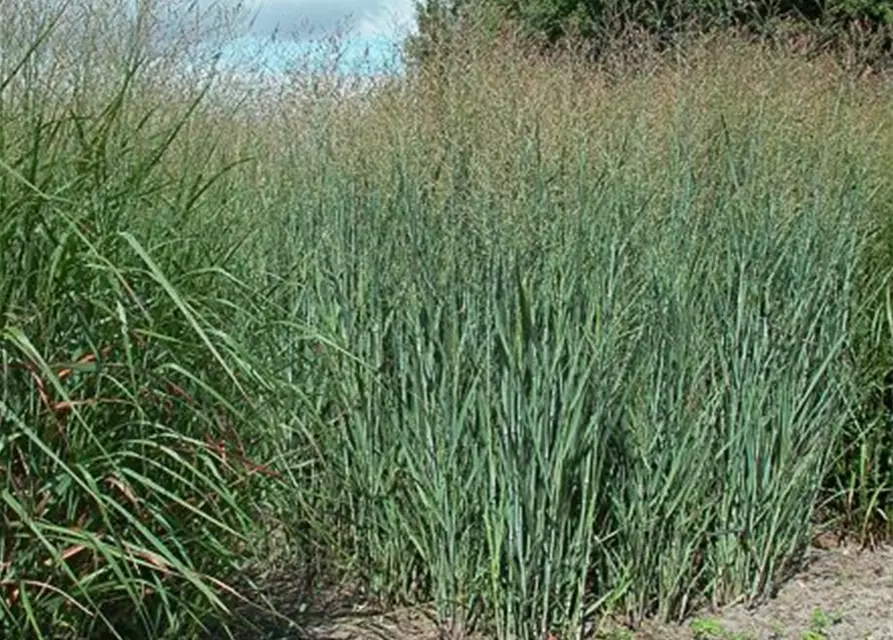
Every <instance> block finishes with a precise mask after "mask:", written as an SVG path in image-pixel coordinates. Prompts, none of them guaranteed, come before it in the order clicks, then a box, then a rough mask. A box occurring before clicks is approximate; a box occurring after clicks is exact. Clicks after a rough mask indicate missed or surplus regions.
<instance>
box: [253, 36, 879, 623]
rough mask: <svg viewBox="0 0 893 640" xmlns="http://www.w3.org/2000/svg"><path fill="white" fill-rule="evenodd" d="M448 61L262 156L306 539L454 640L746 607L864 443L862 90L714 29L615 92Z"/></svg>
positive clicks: (463, 59)
mask: <svg viewBox="0 0 893 640" xmlns="http://www.w3.org/2000/svg"><path fill="white" fill-rule="evenodd" d="M463 44H468V43H463ZM473 45H474V42H473V41H471V45H469V46H462V47H458V48H457V51H456V52H454V54H453V55H452V57H448V58H447V59H446V60H442V61H440V63H439V64H438V65H437V66H435V67H434V68H433V70H426V69H421V70H414V71H413V72H412V73H411V74H410V76H409V77H408V78H407V79H406V81H405V82H402V83H393V84H391V85H389V86H386V87H383V88H382V90H381V91H380V92H378V93H373V94H372V95H371V96H366V97H364V98H363V100H362V101H358V102H356V103H352V104H350V105H348V106H347V107H345V108H342V109H339V110H337V111H333V112H332V113H330V114H328V115H329V119H327V120H326V122H325V124H326V128H325V131H326V135H325V137H324V141H325V144H319V141H318V140H316V141H314V143H313V146H311V145H309V144H306V143H305V142H302V140H307V139H308V138H303V139H302V138H300V137H298V136H290V137H287V138H286V139H279V140H277V141H276V143H275V145H274V147H272V148H275V149H277V153H279V154H281V155H282V156H283V157H290V158H302V159H303V163H302V164H301V168H300V169H298V170H295V166H296V165H292V164H289V167H288V170H285V171H283V170H281V168H280V167H279V165H278V163H277V164H275V165H271V167H270V169H271V171H272V175H276V176H281V177H282V179H283V180H285V181H288V183H289V184H290V185H291V186H290V187H289V188H287V189H279V191H278V193H279V194H280V195H279V197H281V198H282V201H281V205H277V206H276V207H275V208H274V210H276V211H280V210H288V211H289V212H291V214H290V215H288V216H284V217H278V216H280V214H278V213H277V214H275V215H276V216H277V218H276V219H275V220H271V222H270V224H271V234H272V235H273V236H274V237H276V238H278V241H279V242H280V243H282V244H284V245H285V246H286V247H288V250H287V253H288V254H289V255H292V256H293V255H295V254H301V255H304V256H306V259H305V260H302V261H301V262H300V264H301V266H300V268H299V271H300V276H299V277H298V278H297V279H296V280H294V281H292V283H291V284H289V285H288V286H287V287H285V288H282V289H280V290H279V292H278V293H277V296H279V295H281V296H284V297H283V298H282V300H283V302H282V304H283V308H288V309H290V314H291V315H292V317H293V318H294V320H295V322H296V323H297V324H296V326H297V325H298V324H299V325H300V326H306V325H307V324H309V325H310V326H313V327H315V328H317V329H318V330H319V331H320V332H321V333H322V334H323V335H324V336H327V337H328V339H327V340H326V341H325V342H324V343H320V344H318V345H317V347H316V348H315V349H310V347H307V350H306V351H305V353H306V354H307V356H306V358H302V359H300V360H297V359H295V361H296V362H298V361H300V362H301V366H302V368H301V369H300V370H296V372H295V373H294V374H292V375H291V379H293V380H295V384H296V385H297V386H299V387H300V388H301V395H302V396H304V397H307V398H312V403H311V405H310V406H312V407H313V413H315V414H316V415H318V416H320V417H321V418H322V420H323V422H322V423H321V424H320V425H319V427H318V430H317V428H311V431H312V432H313V433H314V436H313V446H314V447H318V449H317V450H318V451H319V453H320V455H321V460H322V461H323V463H322V464H321V465H320V467H319V469H320V473H319V474H318V475H316V476H315V477H314V478H313V479H312V481H311V483H317V484H316V486H317V487H318V488H317V489H310V488H309V485H308V486H307V491H308V492H310V494H311V495H313V496H314V498H313V500H309V501H308V503H307V504H315V505H316V506H315V507H313V509H314V512H315V513H317V514H324V515H322V516H321V517H320V520H319V524H318V525H317V529H316V532H315V533H311V535H312V536H315V537H317V538H318V539H319V540H321V541H325V544H327V545H329V546H330V547H332V548H336V549H338V550H339V551H340V552H341V553H343V554H345V555H346V557H347V559H348V561H349V562H351V563H352V566H353V567H355V569H354V572H353V573H354V575H356V576H358V577H359V578H360V579H361V580H362V581H363V582H364V583H366V584H367V585H370V586H371V587H372V588H373V589H374V590H375V591H376V592H378V593H379V594H381V595H383V596H388V597H391V598H394V599H397V600H406V599H410V600H413V599H417V598H420V597H433V598H434V599H435V601H436V602H437V604H438V608H439V611H440V613H441V615H442V616H443V617H444V620H445V622H447V623H449V625H450V626H451V627H452V628H453V631H454V632H461V631H462V630H464V629H465V628H466V627H467V625H468V624H470V623H475V622H477V623H482V624H484V626H489V627H491V628H492V629H493V630H495V632H496V633H497V635H498V636H500V637H525V636H530V635H536V634H543V633H546V632H550V631H555V632H558V631H559V630H560V631H563V632H567V631H568V630H571V629H579V628H581V627H582V625H583V623H584V621H585V620H587V619H588V618H590V617H591V616H592V615H593V614H594V613H595V612H596V611H599V610H602V605H604V604H605V603H611V604H612V606H613V608H614V610H620V611H624V612H625V613H627V614H628V615H629V616H630V618H631V619H633V620H636V619H640V618H641V617H642V616H644V615H648V614H651V613H660V614H661V615H663V616H665V617H670V616H677V615H682V614H684V613H685V612H686V611H688V610H690V608H691V607H692V606H695V605H696V604H698V603H701V602H705V601H714V602H725V601H729V600H731V599H736V598H739V597H740V598H744V599H747V600H751V601H753V600H757V599H759V598H762V597H764V596H765V595H766V594H768V593H770V592H771V590H772V589H773V587H774V585H775V584H776V583H777V582H778V580H780V579H782V578H783V577H784V576H785V575H786V572H787V571H788V570H789V569H790V568H791V566H793V565H794V564H796V560H797V558H798V557H799V555H800V554H801V553H802V551H803V550H804V548H805V546H806V545H807V544H808V542H809V539H810V536H811V533H812V524H813V519H814V515H815V513H814V512H815V507H816V505H817V504H818V503H819V501H820V500H822V499H823V498H824V493H823V486H824V482H825V481H826V478H827V477H828V476H827V474H828V471H829V469H830V468H831V463H832V461H835V460H836V455H837V454H839V453H842V452H843V450H844V448H845V447H844V445H846V444H848V439H849V438H850V437H851V435H852V434H853V433H854V430H859V433H861V434H864V433H865V431H864V430H863V428H864V427H865V425H864V424H862V423H857V421H855V420H854V415H855V413H854V409H855V407H856V406H858V405H859V404H860V403H861V402H862V401H863V399H864V397H865V396H864V389H862V388H861V387H860V384H859V381H860V379H861V378H860V376H861V373H862V372H861V367H862V364H861V363H862V358H864V357H865V356H866V352H865V350H864V349H865V345H864V343H863V344H861V345H860V344H859V343H858V341H855V340H853V336H854V335H856V334H857V333H858V331H857V329H858V326H859V325H860V323H862V322H863V319H864V317H865V316H864V313H865V311H866V308H867V306H868V305H869V304H870V303H869V302H868V300H869V296H868V295H867V290H866V288H865V285H866V279H865V277H866V276H865V274H870V273H872V271H873V270H874V268H875V265H872V264H871V263H869V262H868V261H867V260H868V258H867V256H869V253H868V252H867V249H868V247H869V242H870V241H871V240H872V238H873V237H875V236H874V235H873V229H874V227H876V226H877V221H878V219H879V218H877V217H876V216H877V214H878V212H879V211H880V210H881V207H879V206H878V205H879V201H878V194H879V192H883V193H886V192H884V191H883V189H884V188H885V187H884V185H883V178H882V175H883V173H882V169H881V167H882V166H883V163H882V161H881V158H880V154H879V152H878V151H877V149H878V147H876V146H875V139H874V138H873V137H872V135H871V133H872V130H873V128H874V127H876V126H882V125H883V123H884V122H885V120H884V116H882V115H881V113H880V111H878V110H877V106H876V105H878V104H888V102H887V101H888V100H889V96H885V95H884V94H883V91H882V90H878V89H876V88H874V89H873V88H871V87H864V86H863V87H856V86H854V85H853V83H851V82H849V81H848V80H847V79H846V77H845V75H844V74H843V73H842V72H841V73H838V74H837V75H835V72H834V68H833V64H832V63H831V62H830V61H828V60H820V61H818V62H809V61H806V60H804V59H798V58H796V57H792V56H786V55H784V54H783V52H781V51H778V50H773V49H771V48H767V47H764V46H762V45H753V44H745V43H740V42H735V41H730V42H718V43H717V42H713V43H710V44H708V45H704V48H703V49H694V50H692V52H691V53H690V54H689V55H684V56H681V57H679V58H668V59H667V60H666V61H664V62H663V63H662V64H661V65H658V66H656V67H655V68H654V70H653V72H651V73H647V74H637V75H634V76H631V79H630V80H629V81H628V82H624V81H622V80H621V81H619V82H618V81H617V78H616V69H615V68H612V69H611V75H610V76H608V77H605V76H603V75H601V74H600V73H599V70H598V68H596V69H594V70H593V68H591V67H589V68H585V67H584V66H583V65H582V64H580V63H579V61H578V60H576V59H574V58H572V57H570V58H562V57H560V56H559V57H555V58H551V59H549V58H544V57H541V56H538V55H532V54H531V53H530V52H529V51H525V50H524V48H523V47H521V48H517V47H514V45H513V44H512V43H511V42H510V41H506V42H504V43H503V44H502V45H501V46H502V47H503V48H499V47H496V48H491V49H487V50H482V49H475V48H474V46H473ZM829 73H830V74H829ZM868 96H873V97H871V98H870V100H868V101H866V100H865V98H866V97H868ZM874 101H876V102H874ZM297 126H300V125H299V124H298V125H297ZM308 157H313V158H318V159H319V160H320V161H319V162H318V163H316V164H314V163H311V162H308V161H307V160H306V159H307V158H308ZM280 171H281V173H280ZM277 180H278V178H276V179H274V180H273V181H274V182H275V181H277ZM294 188H297V190H298V192H299V193H300V196H299V197H298V196H295V195H294V192H293V190H292V189H294ZM296 221H300V224H297V223H296ZM285 238H288V239H287V240H284V239H285ZM274 259H275V260H278V261H284V263H285V264H288V261H289V258H288V256H282V255H281V254H279V253H277V255H276V256H275V257H274V256H270V260H271V262H270V264H273V262H272V261H273V260H274ZM277 264H283V262H277ZM278 269H279V267H276V268H274V269H272V270H278ZM298 321H299V322H298ZM282 340H284V341H285V343H286V344H289V345H290V348H294V335H293V334H292V332H291V331H290V330H288V331H286V332H285V334H284V335H283V338H282ZM299 353H300V351H299ZM297 371H300V373H298V372H297ZM310 372H313V373H310ZM324 425H325V426H324ZM844 434H846V435H844ZM885 481H886V480H885ZM314 501H316V502H314ZM862 508H865V507H864V506H863V507H862ZM325 523H328V524H325ZM334 531H337V532H338V533H337V534H333V533H332V532H334ZM320 544H322V543H320Z"/></svg>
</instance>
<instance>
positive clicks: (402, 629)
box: [237, 546, 893, 640]
mask: <svg viewBox="0 0 893 640" xmlns="http://www.w3.org/2000/svg"><path fill="white" fill-rule="evenodd" d="M338 608H339V609H340V612H337V611H334V610H332V611H330V612H329V613H326V614H321V615H317V616H313V617H308V616H307V615H306V614H299V615H296V616H295V618H297V619H299V620H300V621H301V622H300V624H299V625H289V624H283V620H282V619H278V620H269V619H268V620H267V621H266V624H262V626H263V627H264V629H263V630H259V629H256V630H254V631H253V632H248V633H246V634H244V635H242V634H239V635H238V636H237V638H238V640H243V639H244V640H296V639H315V640H354V639H355V640H373V639H375V640H378V639H385V638H386V639H388V640H410V639H412V640H451V634H449V633H448V632H447V631H446V630H443V629H439V628H438V626H437V625H436V623H435V622H434V621H433V619H432V617H431V616H430V614H429V613H428V612H426V611H424V610H421V609H407V610H401V611H393V612H390V613H387V614H378V613H375V612H372V611H364V610H363V608H362V607H358V606H352V607H348V608H347V609H345V608H344V607H343V605H342V606H341V607H338ZM252 617H253V616H252ZM255 620H257V618H255ZM588 637H589V638H591V639H592V640H781V639H790V640H893V548H882V549H878V550H873V551H863V550H860V549H858V548H855V547H847V546H843V547H835V548H824V549H818V548H815V549H812V550H811V551H810V553H809V555H808V556H807V559H806V562H805V567H804V569H803V571H801V572H800V573H799V574H797V575H796V576H795V577H794V578H792V579H791V580H790V581H788V582H787V583H786V584H785V585H784V586H783V587H782V588H781V589H780V590H779V592H778V594H777V595H776V597H775V598H773V599H771V600H769V601H768V602H766V603H765V604H764V605H761V606H759V607H756V608H752V609H748V608H745V607H743V606H735V607H730V608H727V609H724V610H721V611H717V612H707V611H704V612H700V613H698V614H696V615H695V616H692V617H691V618H690V619H689V620H687V621H686V622H685V623H683V624H681V625H667V624H654V623H649V624H646V625H644V626H643V627H642V628H641V629H639V630H636V631H630V630H625V629H623V630H617V631H614V632H603V633H601V634H598V635H596V634H593V635H590V636H588ZM482 640H486V639H482ZM552 640H562V639H561V638H554V637H553V639H552Z"/></svg>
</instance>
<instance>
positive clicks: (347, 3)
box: [247, 0, 415, 36]
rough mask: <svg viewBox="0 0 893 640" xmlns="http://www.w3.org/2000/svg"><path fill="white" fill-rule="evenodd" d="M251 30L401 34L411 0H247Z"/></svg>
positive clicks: (409, 21)
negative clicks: (252, 20)
mask: <svg viewBox="0 0 893 640" xmlns="http://www.w3.org/2000/svg"><path fill="white" fill-rule="evenodd" d="M247 6H248V11H249V12H250V13H251V14H252V15H253V16H254V22H253V24H252V27H251V31H252V32H253V33H254V34H258V35H268V34H270V33H272V32H274V31H278V32H280V33H285V34H289V35H298V36H300V35H302V33H303V32H305V31H308V30H309V31H312V32H313V33H314V34H316V33H319V32H332V31H336V30H343V29H346V30H348V32H349V33H350V34H351V35H358V36H384V35H391V34H394V33H395V32H396V33H400V34H405V33H406V31H407V30H408V29H411V28H412V25H413V23H414V21H415V20H414V18H415V8H414V2H413V0H251V1H250V2H249V4H248V5H247Z"/></svg>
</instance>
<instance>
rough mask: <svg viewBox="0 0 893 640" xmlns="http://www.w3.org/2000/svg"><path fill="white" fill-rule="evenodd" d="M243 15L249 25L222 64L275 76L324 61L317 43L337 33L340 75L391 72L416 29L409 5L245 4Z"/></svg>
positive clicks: (375, 0)
mask: <svg viewBox="0 0 893 640" xmlns="http://www.w3.org/2000/svg"><path fill="white" fill-rule="evenodd" d="M230 1H232V0H230ZM246 9H247V11H248V13H249V14H250V15H251V16H253V21H252V23H251V24H250V26H248V27H247V30H246V32H245V33H244V35H243V36H241V37H240V38H238V39H236V40H234V41H232V42H229V43H228V44H227V45H226V47H225V48H224V51H223V54H224V59H225V60H227V61H231V62H237V63H243V64H246V65H249V64H250V65H251V66H256V65H257V64H258V63H260V65H261V66H262V67H263V68H264V69H265V70H266V71H267V72H270V73H273V74H275V73H277V72H278V71H279V70H282V69H284V68H286V67H287V66H288V65H289V61H290V60H293V59H300V60H307V59H308V58H309V59H313V60H321V59H322V58H323V57H326V56H325V54H324V53H322V52H323V51H324V49H325V47H324V46H323V45H322V44H321V42H322V41H323V40H324V39H325V38H326V36H329V35H331V34H336V33H341V34H342V36H341V42H342V47H343V48H342V52H343V58H342V59H341V63H340V70H341V71H343V72H347V73H363V74H366V73H381V72H386V71H388V70H392V69H395V68H396V65H397V63H398V58H397V55H398V54H397V47H398V46H399V44H400V42H401V41H402V39H403V38H404V37H405V35H406V34H407V33H408V32H410V31H411V30H412V29H413V27H414V23H415V20H414V18H415V7H414V2H413V0H248V1H247V3H246ZM274 34H275V36H274Z"/></svg>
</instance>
